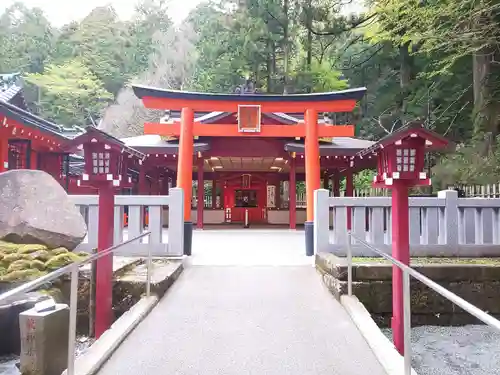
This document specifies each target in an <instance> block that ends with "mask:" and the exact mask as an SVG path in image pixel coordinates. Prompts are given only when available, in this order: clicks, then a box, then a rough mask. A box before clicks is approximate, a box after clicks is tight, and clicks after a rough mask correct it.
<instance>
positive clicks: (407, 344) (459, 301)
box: [347, 231, 500, 375]
mask: <svg viewBox="0 0 500 375" xmlns="http://www.w3.org/2000/svg"><path fill="white" fill-rule="evenodd" d="M353 242H356V243H358V244H360V245H362V246H364V247H365V248H366V249H367V250H369V251H370V252H372V253H374V254H377V255H379V256H381V257H383V258H384V259H386V260H388V261H390V262H391V263H392V264H393V265H394V266H396V267H398V268H399V269H400V270H401V271H402V273H403V307H404V310H403V311H404V317H403V318H404V331H403V332H404V340H403V342H404V375H411V373H412V369H411V357H412V347H411V289H410V276H412V277H414V278H415V279H417V280H419V281H420V282H422V283H424V284H425V285H426V286H428V287H429V288H431V289H432V290H434V291H435V292H437V293H439V294H440V295H441V296H443V297H444V298H446V299H448V300H449V301H451V302H453V303H454V304H455V305H457V306H458V307H460V308H462V309H463V310H465V311H467V312H468V313H469V314H471V315H473V316H475V317H476V318H477V319H479V320H480V321H482V322H483V323H485V324H487V325H489V326H490V327H493V328H494V329H495V330H497V331H498V332H500V321H499V320H497V319H495V318H494V317H492V316H491V315H489V314H487V313H486V312H484V311H483V310H481V309H479V308H477V307H476V306H474V305H472V304H471V303H469V302H467V301H466V300H464V299H463V298H461V297H459V296H458V295H456V294H455V293H453V292H451V291H449V290H448V289H446V288H443V287H442V286H441V285H439V284H437V283H435V282H434V281H432V280H431V279H429V278H428V277H426V276H424V275H422V274H421V273H420V272H417V271H415V270H414V269H413V268H411V267H409V266H407V265H405V264H403V263H401V262H400V261H398V260H396V259H395V258H393V257H392V256H390V255H388V254H386V253H385V252H384V251H382V250H379V249H377V248H376V247H374V246H372V245H371V244H369V243H367V242H366V241H365V240H363V239H361V238H359V237H357V236H356V235H354V234H352V233H351V231H347V294H348V295H349V296H352V294H353V293H352V248H351V243H353Z"/></svg>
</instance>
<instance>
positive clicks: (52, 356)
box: [19, 304, 69, 375]
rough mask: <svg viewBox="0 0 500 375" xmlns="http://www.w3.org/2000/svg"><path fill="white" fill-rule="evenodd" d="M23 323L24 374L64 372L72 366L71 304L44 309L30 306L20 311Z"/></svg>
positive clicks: (46, 374) (22, 359) (21, 330)
mask: <svg viewBox="0 0 500 375" xmlns="http://www.w3.org/2000/svg"><path fill="white" fill-rule="evenodd" d="M19 326H20V333H21V360H20V362H21V368H20V370H21V373H22V374H30V375H61V373H62V372H63V371H64V370H65V369H66V368H67V367H68V366H67V363H68V335H69V308H68V305H65V304H56V305H55V306H54V308H53V309H51V310H48V311H42V312H38V311H37V310H36V308H32V309H29V310H27V311H25V312H22V313H21V314H19Z"/></svg>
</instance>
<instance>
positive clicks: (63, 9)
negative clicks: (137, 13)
mask: <svg viewBox="0 0 500 375" xmlns="http://www.w3.org/2000/svg"><path fill="white" fill-rule="evenodd" d="M170 1H171V6H170V9H171V11H170V13H171V17H172V18H173V19H174V20H182V19H184V18H185V17H186V16H187V15H188V13H189V12H190V11H191V10H192V9H194V8H195V7H196V5H198V4H199V3H200V2H201V0H170ZM15 2H16V0H0V13H1V12H2V11H3V10H4V9H5V8H7V7H9V6H10V5H12V4H13V3H15ZM21 2H22V3H24V4H26V6H28V7H30V8H32V7H38V8H41V9H42V10H43V11H44V12H45V15H46V16H47V18H48V19H49V20H50V22H51V23H52V24H54V25H56V26H62V25H65V24H67V23H69V22H71V21H79V20H81V19H82V18H84V17H85V16H86V15H87V14H88V13H90V11H91V10H92V9H94V8H96V7H98V6H103V5H107V4H110V5H112V6H113V7H114V9H115V10H116V11H117V12H118V15H119V16H120V18H121V19H124V20H126V19H129V18H130V17H131V16H132V14H133V12H134V8H135V5H136V4H137V2H138V0H21Z"/></svg>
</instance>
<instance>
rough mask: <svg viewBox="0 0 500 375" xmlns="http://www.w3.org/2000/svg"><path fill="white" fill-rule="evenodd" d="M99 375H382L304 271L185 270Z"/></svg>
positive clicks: (321, 288)
mask: <svg viewBox="0 0 500 375" xmlns="http://www.w3.org/2000/svg"><path fill="white" fill-rule="evenodd" d="M219 251H223V250H219ZM236 251H237V250H236ZM257 251H260V250H257ZM304 258H305V257H304ZM235 259H236V258H235ZM305 259H306V261H304V263H306V262H309V261H310V260H309V259H308V258H305ZM192 263H197V259H196V255H194V256H193V262H192ZM198 263H203V262H201V261H199V260H198ZM99 374H100V375H116V374H120V375H128V374H131V375H142V374H144V375H159V374H172V375H174V374H175V375H226V374H227V375H244V374H255V375H265V374H269V375H279V374H283V375H285V374H286V375H305V374H314V375H323V374H325V375H327V374H328V375H365V374H370V375H386V374H385V372H384V370H383V369H382V368H381V366H380V364H379V363H378V362H377V360H376V358H375V357H374V355H373V353H372V352H371V351H370V349H369V347H368V345H367V343H366V342H365V340H364V338H363V337H362V336H361V334H360V333H359V332H358V330H357V329H356V327H355V326H354V324H353V323H352V321H351V320H350V318H349V316H348V315H347V313H346V312H345V311H344V309H343V308H342V306H341V305H340V304H339V303H338V302H337V301H336V300H335V299H334V298H333V297H332V296H331V295H330V293H329V292H328V291H327V290H326V288H324V286H323V284H322V283H321V280H320V278H319V276H318V275H317V273H316V271H315V270H314V268H313V267H312V266H311V265H299V266H283V265H281V266H256V265H253V266H247V265H236V266H227V265H224V266H220V265H188V266H187V268H186V270H185V271H184V273H183V274H182V275H181V277H180V278H179V280H178V281H177V282H176V283H175V284H174V285H173V286H172V288H171V289H170V290H169V291H168V292H167V294H166V296H165V297H164V298H163V299H162V300H161V301H160V303H159V304H158V305H157V307H156V308H155V309H154V310H153V311H152V312H151V313H150V315H149V316H148V317H147V318H146V319H145V320H144V321H143V322H142V323H141V324H140V325H139V326H138V327H137V328H136V329H135V330H134V331H133V332H132V334H131V335H130V336H129V337H128V338H127V339H126V340H125V341H124V343H123V344H122V345H121V346H120V347H119V348H118V350H117V351H116V352H115V354H114V355H113V356H112V357H111V358H110V360H109V361H108V362H107V363H106V364H105V365H104V367H103V368H102V369H101V371H100V372H99Z"/></svg>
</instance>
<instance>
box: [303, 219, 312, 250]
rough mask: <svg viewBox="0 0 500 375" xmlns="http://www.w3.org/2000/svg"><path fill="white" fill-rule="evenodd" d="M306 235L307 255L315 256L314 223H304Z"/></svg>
mask: <svg viewBox="0 0 500 375" xmlns="http://www.w3.org/2000/svg"><path fill="white" fill-rule="evenodd" d="M304 229H305V230H304V233H305V235H306V255H307V256H308V257H310V256H313V255H314V222H312V221H306V222H305V223H304Z"/></svg>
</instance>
